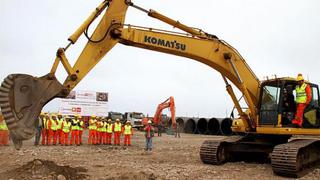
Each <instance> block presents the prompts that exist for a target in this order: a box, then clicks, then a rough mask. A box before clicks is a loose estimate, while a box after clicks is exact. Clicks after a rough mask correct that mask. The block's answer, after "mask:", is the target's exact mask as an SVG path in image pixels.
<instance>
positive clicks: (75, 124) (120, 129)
mask: <svg viewBox="0 0 320 180" xmlns="http://www.w3.org/2000/svg"><path fill="white" fill-rule="evenodd" d="M38 124H39V125H38V132H37V134H36V137H35V145H39V140H40V136H42V140H41V144H42V145H56V144H61V145H74V144H75V145H78V146H79V145H82V143H83V141H82V134H83V130H84V129H85V128H87V129H89V137H88V144H93V145H98V144H105V145H111V139H112V134H113V136H114V145H120V136H121V134H124V143H123V144H124V145H125V146H130V145H131V136H132V135H133V130H132V127H131V124H130V122H127V123H126V124H125V125H122V123H121V122H120V120H119V119H116V121H115V123H112V120H111V119H109V120H106V119H104V118H102V117H97V116H95V115H92V116H91V118H90V120H89V125H88V127H86V126H85V122H84V120H83V118H82V117H81V116H80V115H74V116H62V115H61V114H46V113H41V114H40V116H39V123H38ZM69 135H70V138H69ZM69 139H70V140H69Z"/></svg>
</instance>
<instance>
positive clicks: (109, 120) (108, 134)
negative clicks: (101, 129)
mask: <svg viewBox="0 0 320 180" xmlns="http://www.w3.org/2000/svg"><path fill="white" fill-rule="evenodd" d="M112 127H113V124H112V120H111V119H108V123H107V133H106V136H107V144H108V145H111V139H112Z"/></svg>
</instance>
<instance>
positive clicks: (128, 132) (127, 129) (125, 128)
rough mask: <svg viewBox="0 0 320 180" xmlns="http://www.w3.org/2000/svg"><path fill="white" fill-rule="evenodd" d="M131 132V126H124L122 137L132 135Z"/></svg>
mask: <svg viewBox="0 0 320 180" xmlns="http://www.w3.org/2000/svg"><path fill="white" fill-rule="evenodd" d="M131 130H132V128H131V125H125V126H124V135H129V134H132V131H131Z"/></svg>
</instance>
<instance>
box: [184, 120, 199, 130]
mask: <svg viewBox="0 0 320 180" xmlns="http://www.w3.org/2000/svg"><path fill="white" fill-rule="evenodd" d="M196 121H197V119H196V118H188V119H187V120H186V122H185V124H184V125H185V126H184V132H185V133H189V134H195V133H196V132H197V123H196Z"/></svg>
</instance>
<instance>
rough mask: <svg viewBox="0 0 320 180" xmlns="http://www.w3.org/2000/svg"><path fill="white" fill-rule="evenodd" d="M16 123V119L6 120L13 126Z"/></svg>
mask: <svg viewBox="0 0 320 180" xmlns="http://www.w3.org/2000/svg"><path fill="white" fill-rule="evenodd" d="M14 122H16V119H14V118H10V119H6V123H7V124H12V123H14Z"/></svg>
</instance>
